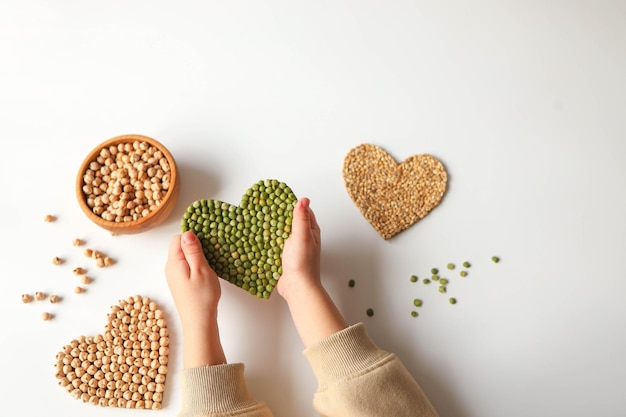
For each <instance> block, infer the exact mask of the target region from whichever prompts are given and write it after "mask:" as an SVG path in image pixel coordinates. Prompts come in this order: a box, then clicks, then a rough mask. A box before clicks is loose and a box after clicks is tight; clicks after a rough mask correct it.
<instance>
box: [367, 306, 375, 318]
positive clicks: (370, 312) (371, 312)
mask: <svg viewBox="0 0 626 417" xmlns="http://www.w3.org/2000/svg"><path fill="white" fill-rule="evenodd" d="M366 313H367V315H368V316H369V317H372V316H373V315H374V309H372V308H368V309H367V311H366Z"/></svg>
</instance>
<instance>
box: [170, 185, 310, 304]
mask: <svg viewBox="0 0 626 417" xmlns="http://www.w3.org/2000/svg"><path fill="white" fill-rule="evenodd" d="M297 201H298V200H297V198H296V196H295V194H294V193H293V191H291V189H290V188H289V187H288V186H287V184H285V183H284V182H280V181H278V180H275V179H268V180H260V181H259V182H257V183H256V184H254V185H252V187H250V188H249V189H248V190H247V191H246V192H245V194H244V195H243V197H242V198H241V202H240V203H239V205H238V206H233V205H230V204H228V203H224V202H222V201H218V200H197V201H195V202H194V203H193V204H191V205H190V206H189V207H188V208H187V210H186V212H185V214H184V215H183V219H182V222H181V229H182V231H183V232H185V231H188V230H191V231H193V232H194V233H195V234H196V235H197V236H198V238H199V239H200V242H202V248H203V250H204V255H205V257H206V258H207V260H208V262H209V265H210V266H211V268H213V270H214V271H215V273H216V274H217V275H218V276H219V277H220V278H222V279H224V280H226V281H228V282H230V283H231V284H234V285H236V286H237V287H239V288H241V289H243V290H245V291H247V292H248V293H250V294H252V295H255V296H257V297H258V298H264V299H268V298H269V297H270V295H271V294H272V291H273V290H274V287H275V286H276V283H277V282H278V279H279V278H280V275H281V274H282V254H283V248H284V244H285V241H286V240H287V238H288V237H289V235H290V234H291V223H292V221H293V209H294V207H295V205H296V203H297Z"/></svg>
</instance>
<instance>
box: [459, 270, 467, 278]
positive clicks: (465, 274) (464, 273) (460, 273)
mask: <svg viewBox="0 0 626 417" xmlns="http://www.w3.org/2000/svg"><path fill="white" fill-rule="evenodd" d="M459 275H460V276H462V277H466V276H467V271H461V272H459Z"/></svg>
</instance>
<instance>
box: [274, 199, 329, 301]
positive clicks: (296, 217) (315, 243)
mask: <svg viewBox="0 0 626 417" xmlns="http://www.w3.org/2000/svg"><path fill="white" fill-rule="evenodd" d="M309 203H310V200H309V199H308V198H302V199H300V200H299V201H298V203H297V204H296V206H295V207H294V210H293V223H292V226H291V235H290V236H289V238H287V240H286V242H285V247H284V249H283V256H282V267H283V273H282V275H281V277H280V279H279V280H278V284H277V285H276V289H277V290H278V293H279V294H280V295H281V296H282V297H283V298H285V299H286V300H287V299H288V298H289V297H290V296H291V295H292V293H294V292H300V291H301V290H302V291H306V290H308V289H310V288H312V287H319V286H321V281H320V256H321V240H320V228H319V226H318V224H317V221H316V220H315V214H314V213H313V210H311V208H310V207H309Z"/></svg>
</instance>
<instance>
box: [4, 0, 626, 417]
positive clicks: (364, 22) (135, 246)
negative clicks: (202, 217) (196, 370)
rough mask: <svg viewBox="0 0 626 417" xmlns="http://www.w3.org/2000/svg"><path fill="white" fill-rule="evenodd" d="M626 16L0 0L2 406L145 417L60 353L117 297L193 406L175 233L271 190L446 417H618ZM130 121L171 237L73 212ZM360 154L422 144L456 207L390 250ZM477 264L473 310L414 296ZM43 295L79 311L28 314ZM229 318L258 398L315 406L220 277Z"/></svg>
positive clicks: (255, 315) (517, 6) (255, 305)
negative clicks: (367, 196) (157, 321)
mask: <svg viewBox="0 0 626 417" xmlns="http://www.w3.org/2000/svg"><path fill="white" fill-rule="evenodd" d="M444 3H445V4H444ZM53 4H54V5H53ZM625 4H626V3H624V2H622V1H618V0H615V1H569V2H555V1H552V2H546V1H500V2H498V1H486V0H479V1H474V2H465V1H451V2H443V3H442V2H436V1H420V2H417V1H413V2H410V1H317V2H293V1H279V0H274V1H245V2H214V1H204V2H202V1H195V2H194V1H178V2H165V1H135V2H127V1H107V2H100V3H97V4H96V3H94V2H80V1H56V2H47V1H43V0H41V1H34V0H20V1H17V0H15V1H7V0H5V1H2V2H1V3H0V56H1V57H2V64H1V65H0V138H2V142H3V143H4V144H5V146H7V147H6V148H5V150H4V151H3V153H2V155H3V157H2V164H0V175H1V178H2V184H3V188H4V190H3V191H4V192H3V193H2V196H1V197H0V210H1V212H0V227H1V235H2V239H3V249H2V255H1V257H0V268H1V269H0V274H1V276H2V284H1V285H2V287H1V291H0V297H1V300H0V301H1V302H0V308H1V312H2V316H3V328H4V330H3V331H2V332H1V333H0V334H1V335H0V337H1V339H0V340H1V342H0V343H1V346H2V355H0V357H1V359H0V367H1V368H0V369H2V373H3V378H2V380H1V382H0V392H2V398H3V401H2V408H3V410H5V411H2V412H0V413H2V414H6V410H15V411H14V412H18V411H19V414H20V415H28V416H36V415H45V414H47V413H49V412H50V411H54V412H55V413H56V412H63V414H64V415H65V416H68V417H71V416H83V415H86V413H88V414H89V415H93V416H100V415H102V416H112V415H120V416H122V415H130V414H133V413H134V412H132V411H128V410H120V409H113V408H97V407H93V406H91V405H89V404H83V403H82V402H80V401H77V400H74V399H73V398H71V397H70V396H69V395H67V394H66V393H65V392H64V391H63V389H61V388H60V387H58V386H56V380H55V379H54V369H53V364H54V356H55V353H56V352H57V351H58V350H59V349H60V348H61V347H62V346H63V345H64V344H65V343H66V342H68V341H69V340H71V339H72V338H74V337H76V336H78V335H80V334H84V335H95V334H97V333H99V332H101V331H102V326H103V325H104V320H105V315H106V313H107V312H108V309H109V307H110V306H111V305H112V304H114V303H116V302H117V300H118V299H120V298H123V297H126V296H128V295H134V294H143V295H147V296H150V297H152V298H154V299H155V300H156V301H158V302H159V303H160V304H161V305H162V306H163V308H164V310H165V311H166V313H167V314H168V318H169V326H170V329H171V331H172V334H173V336H172V339H173V341H174V346H173V350H172V353H171V367H170V374H169V377H168V381H167V391H166V395H165V407H164V409H163V410H162V411H161V412H159V415H162V416H166V415H167V416H174V415H176V413H177V410H178V407H179V405H180V402H179V398H180V397H179V395H180V393H179V385H178V381H177V372H178V371H179V370H180V348H179V346H178V338H177V336H178V335H179V327H178V322H177V319H176V316H175V312H174V309H173V305H172V302H171V299H170V295H169V292H168V290H167V286H166V283H165V280H164V276H163V266H164V262H165V256H166V248H167V243H168V242H169V239H170V237H171V236H172V235H174V234H175V233H177V232H178V230H179V225H178V224H179V221H178V218H179V216H180V215H181V214H182V211H183V210H184V208H185V207H186V206H187V205H188V204H189V203H190V202H192V201H193V200H195V199H198V198H215V199H221V200H224V201H228V202H231V203H237V202H238V201H239V198H240V196H241V194H242V193H243V191H244V190H245V189H246V188H247V187H248V186H250V185H251V184H252V183H254V182H255V181H257V180H258V179H262V178H278V179H281V180H283V181H285V182H287V183H288V184H289V185H290V186H291V187H292V188H293V189H294V191H295V192H296V194H297V195H298V196H309V197H310V198H311V199H312V206H313V208H314V209H315V211H316V213H317V215H318V218H319V222H320V224H321V227H322V233H323V244H324V258H323V259H324V260H323V270H324V280H325V283H326V285H327V287H328V289H329V291H330V292H331V293H332V295H333V296H334V297H335V299H336V300H337V303H338V304H339V306H340V307H341V309H342V311H343V312H345V315H346V317H347V318H348V320H349V321H350V322H357V321H365V322H366V323H367V326H368V328H369V331H370V333H371V335H372V336H373V338H374V339H375V340H376V341H377V342H378V343H379V344H380V345H381V346H382V347H384V348H386V349H389V350H392V351H395V352H396V353H397V354H398V355H399V356H400V357H401V359H402V360H403V361H404V362H405V364H406V365H407V367H408V369H409V370H410V371H411V372H412V374H413V375H414V376H415V378H416V379H417V380H418V381H419V383H420V384H421V386H422V387H423V388H424V390H425V391H426V393H427V394H428V396H429V397H430V398H431V400H432V402H433V404H434V405H435V407H436V408H437V410H438V411H439V412H440V414H441V416H445V417H474V416H475V417H501V416H508V417H515V416H564V415H567V416H570V417H575V416H589V415H594V416H603V417H612V416H624V415H626V401H625V400H624V395H623V392H624V389H625V388H626V382H625V381H626V378H625V376H626V361H625V359H624V352H625V350H626V333H625V332H624V329H625V326H626V309H625V307H624V305H625V304H624V293H625V291H626V280H624V268H625V265H624V263H623V261H624V253H626V220H625V218H624V214H625V213H626V194H625V193H624V180H625V179H626V168H625V165H624V159H625V157H626V141H625V140H624V132H625V130H626V129H625V128H626V118H625V117H624V114H625V111H626V101H625V99H624V97H626V78H625V77H624V74H625V73H626V50H625V41H626V26H625V25H624V22H625V21H626V6H625ZM124 133H140V134H145V135H148V136H152V137H154V138H155V139H157V140H160V141H162V142H163V143H165V144H166V145H167V146H168V147H169V149H170V150H171V152H172V153H173V154H174V156H175V158H176V160H177V163H178V165H179V167H180V170H181V175H182V189H181V195H180V201H179V204H178V207H177V209H176V212H175V213H174V214H173V215H172V218H171V219H170V220H169V221H168V222H167V223H166V224H164V225H163V226H161V227H159V228H157V229H154V230H152V231H150V232H147V233H145V234H143V235H137V236H117V237H112V236H110V235H109V234H108V233H106V232H104V231H103V230H100V229H98V228H97V227H96V226H94V225H92V224H90V223H89V222H88V221H87V219H86V218H85V217H84V216H83V215H82V214H81V212H80V211H79V208H78V206H77V204H76V203H75V201H74V194H73V192H74V191H73V190H74V189H73V187H74V178H75V175H76V173H77V169H78V165H79V163H80V161H81V159H82V158H83V156H84V155H86V153H87V152H88V151H89V150H91V149H92V148H93V147H94V146H96V145H97V144H98V143H99V142H101V141H103V140H105V139H107V138H109V137H112V136H116V135H119V134H124ZM365 142H368V143H374V144H377V145H379V146H382V147H383V148H385V149H386V150H387V151H388V152H390V153H391V155H392V156H393V157H394V158H396V160H398V161H401V160H403V159H405V158H407V157H409V156H411V155H413V154H418V153H430V154H432V155H434V156H436V157H438V158H440V159H441V161H442V162H443V163H444V165H445V166H446V167H447V169H448V172H449V177H450V182H449V190H448V193H447V194H446V197H445V199H444V201H443V202H442V204H441V205H440V206H439V207H438V208H436V209H435V210H434V211H433V212H432V213H431V214H430V215H429V216H428V217H426V218H425V219H424V220H422V221H421V222H419V223H418V224H417V225H415V226H413V227H412V228H410V229H409V230H407V231H405V232H403V233H401V234H400V235H398V236H396V237H395V238H393V239H392V240H390V241H383V240H382V239H381V238H380V237H378V235H377V234H376V233H375V231H374V229H373V228H372V227H371V226H370V225H369V224H367V223H366V221H365V220H364V218H363V217H361V216H360V214H359V213H358V211H357V209H356V207H355V206H354V205H353V203H352V202H351V200H350V199H349V197H348V195H347V193H346V191H345V189H344V186H343V180H342V176H341V168H342V163H343V157H344V155H345V154H346V153H347V152H348V150H349V149H350V148H352V147H354V146H357V145H359V144H361V143H365ZM46 213H53V214H55V215H58V217H59V220H58V222H56V223H52V224H46V223H44V222H43V220H42V219H43V216H44V215H45V214H46ZM75 237H80V238H83V239H85V240H86V241H87V245H88V246H92V247H94V248H99V249H100V250H103V251H106V252H109V253H110V254H111V255H112V256H113V257H114V258H116V259H117V260H118V261H119V263H118V264H117V265H115V266H114V267H111V268H110V269H105V270H94V271H91V272H93V275H94V278H96V281H95V282H94V283H93V284H92V285H91V286H90V287H89V291H88V292H87V293H86V294H83V295H80V296H78V295H75V294H73V293H72V292H71V289H72V288H73V287H74V285H75V284H76V278H75V277H74V276H73V275H72V273H71V269H72V268H73V267H75V266H79V265H86V264H85V260H84V258H83V257H82V255H81V254H80V251H78V250H77V249H76V248H74V247H72V245H71V241H72V239H74V238H75ZM493 254H497V255H500V256H501V258H502V262H501V263H500V264H499V265H493V264H491V263H490V261H489V258H490V257H491V255H493ZM53 256H61V257H65V258H67V259H68V262H67V263H66V264H65V265H63V266H61V267H55V266H53V265H52V264H51V262H50V259H51V258H52V257H53ZM465 259H468V260H470V261H472V263H473V267H472V269H471V271H470V276H469V277H468V278H466V279H465V280H463V281H461V280H460V279H454V280H453V282H452V283H451V284H450V295H452V294H453V295H454V296H456V297H457V298H458V299H459V303H458V304H457V305H456V306H450V305H448V304H447V302H446V298H447V297H445V296H442V295H441V294H439V293H438V292H437V291H436V288H435V287H430V288H429V287H426V286H424V285H422V284H411V283H410V282H409V279H408V278H409V276H410V275H411V274H418V275H420V276H421V277H423V276H425V275H427V274H428V271H429V270H430V268H431V267H433V266H439V267H440V268H442V267H444V265H445V264H446V263H447V262H450V261H453V262H456V263H457V264H460V263H461V262H462V261H464V260H465ZM87 266H88V265H87ZM91 269H92V270H93V269H94V268H93V267H92V268H91ZM350 278H353V279H355V280H356V281H357V286H356V287H355V288H353V289H349V288H348V286H347V281H348V279H350ZM37 290H41V291H46V292H49V293H52V292H54V293H59V294H61V295H63V296H65V300H64V301H63V302H62V303H61V304H58V305H56V306H54V307H50V306H49V305H48V304H32V305H23V304H22V303H21V302H20V294H22V293H25V292H34V291H37ZM416 296H419V297H421V298H423V299H424V302H425V304H424V306H423V307H422V308H421V310H420V312H421V315H420V317H419V318H417V319H415V318H412V317H411V316H410V311H411V310H412V300H413V298H415V297H416ZM368 307H373V308H374V309H375V311H376V314H375V316H374V317H372V318H368V317H367V316H366V315H365V310H366V308H368ZM45 309H48V310H50V311H51V312H53V313H54V314H56V318H55V319H54V320H53V321H51V322H42V321H41V319H40V318H39V315H40V313H41V312H42V311H44V310H45ZM220 314H221V316H220V324H221V329H222V336H223V343H224V348H225V350H226V353H227V356H228V358H229V360H230V361H245V362H246V366H247V368H246V373H247V377H248V382H249V385H250V389H251V391H252V392H253V393H254V395H255V396H257V397H258V398H260V399H263V400H265V401H266V402H267V403H268V404H269V405H270V406H271V407H272V409H273V410H274V412H275V415H276V416H288V417H289V416H313V415H315V413H314V411H313V410H312V408H311V406H310V402H311V397H312V394H313V392H314V390H315V381H314V379H313V377H312V375H311V372H310V369H309V367H308V364H307V363H306V361H305V360H304V358H303V357H302V355H301V344H300V342H299V340H298V338H297V334H296V333H295V330H294V328H293V326H292V324H291V322H290V319H289V316H288V311H287V310H286V308H285V305H284V303H283V302H282V300H281V299H280V298H279V296H278V295H274V296H273V298H272V299H271V300H270V301H269V302H265V301H260V300H256V299H254V298H252V297H250V296H248V295H247V294H245V293H244V292H243V291H241V290H239V289H237V288H235V287H234V286H232V285H230V284H224V285H223V297H222V302H221V313H220Z"/></svg>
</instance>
